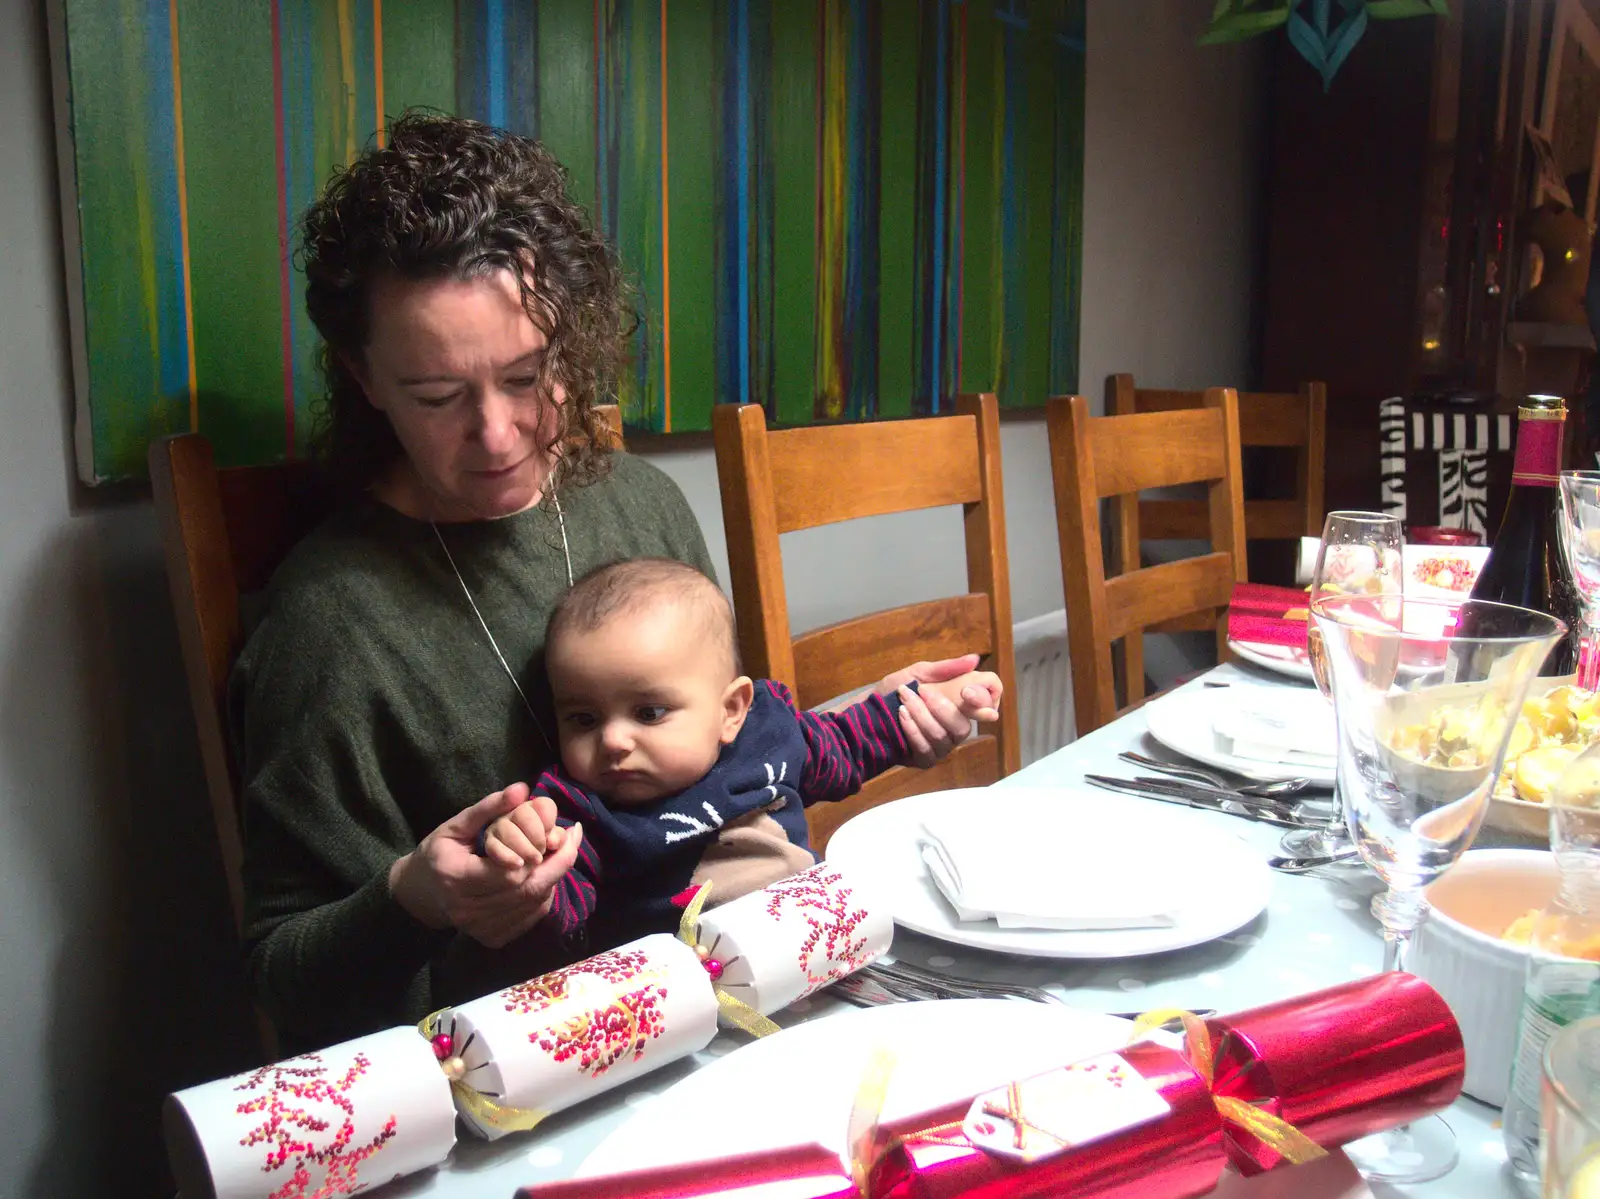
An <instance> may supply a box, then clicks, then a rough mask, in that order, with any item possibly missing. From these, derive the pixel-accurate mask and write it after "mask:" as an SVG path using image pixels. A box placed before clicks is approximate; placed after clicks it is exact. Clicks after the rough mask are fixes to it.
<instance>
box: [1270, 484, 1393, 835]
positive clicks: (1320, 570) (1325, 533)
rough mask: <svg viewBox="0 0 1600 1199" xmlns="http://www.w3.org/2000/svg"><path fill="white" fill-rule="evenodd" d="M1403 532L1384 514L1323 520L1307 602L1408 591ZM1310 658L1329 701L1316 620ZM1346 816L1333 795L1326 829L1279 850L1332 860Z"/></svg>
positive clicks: (1310, 624) (1309, 625)
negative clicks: (1404, 585) (1331, 856)
mask: <svg viewBox="0 0 1600 1199" xmlns="http://www.w3.org/2000/svg"><path fill="white" fill-rule="evenodd" d="M1404 545H1405V533H1404V531H1403V530H1402V529H1401V528H1400V518H1399V517H1398V516H1388V515H1385V514H1384V513H1381V512H1330V513H1328V517H1327V519H1326V520H1325V521H1323V522H1322V545H1321V547H1320V548H1319V549H1318V550H1317V566H1316V569H1315V570H1314V571H1313V572H1312V575H1311V589H1310V595H1309V603H1310V605H1311V607H1312V608H1315V606H1316V605H1317V603H1318V602H1320V601H1321V600H1325V599H1332V598H1334V597H1336V596H1341V595H1369V596H1370V595H1382V594H1397V593H1399V592H1400V591H1402V590H1404V587H1403V584H1404V581H1405V574H1404V567H1403V565H1402V552H1403V547H1404ZM1306 656H1307V657H1308V658H1309V659H1310V661H1311V674H1312V677H1313V678H1315V679H1316V681H1317V690H1318V691H1320V692H1322V694H1323V697H1324V698H1325V699H1327V700H1329V701H1330V702H1331V701H1332V699H1333V690H1332V686H1331V684H1330V683H1329V681H1328V666H1327V656H1326V654H1325V652H1324V651H1323V647H1322V634H1321V633H1320V632H1319V631H1318V630H1317V626H1316V622H1315V621H1312V620H1310V619H1309V618H1308V619H1307V621H1306ZM1349 845H1350V838H1349V836H1348V835H1347V834H1346V832H1345V827H1344V813H1343V811H1341V809H1340V805H1339V797H1338V795H1337V793H1335V795H1334V802H1333V810H1332V812H1331V813H1330V814H1329V817H1328V822H1327V824H1326V825H1325V826H1323V827H1322V828H1309V829H1295V830H1293V831H1291V832H1288V833H1285V834H1284V835H1283V840H1282V842H1281V848H1282V850H1283V852H1284V853H1285V854H1288V855H1289V856H1291V857H1296V858H1320V857H1328V856H1330V855H1332V854H1335V853H1338V852H1339V851H1340V850H1342V849H1346V848H1348V847H1349Z"/></svg>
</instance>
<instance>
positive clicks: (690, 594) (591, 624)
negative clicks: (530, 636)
mask: <svg viewBox="0 0 1600 1199" xmlns="http://www.w3.org/2000/svg"><path fill="white" fill-rule="evenodd" d="M660 604H684V605H692V606H693V608H694V610H695V615H696V617H698V618H699V620H700V623H701V625H702V626H703V628H704V631H705V634H706V637H707V640H708V643H709V646H710V648H713V649H715V648H719V647H720V648H721V649H723V650H724V651H725V652H726V653H727V656H728V665H729V677H730V678H732V677H734V676H736V675H738V674H739V669H740V668H739V644H738V638H737V637H736V636H735V633H734V623H733V606H732V605H731V604H729V603H728V597H727V596H726V595H724V594H723V593H722V588H720V587H718V586H717V585H716V583H715V582H714V581H713V580H711V579H708V578H707V577H706V576H705V575H704V574H702V573H701V572H700V571H699V570H697V569H696V568H695V567H693V566H690V565H689V564H688V563H686V562H679V561H678V560H677V559H675V558H630V559H628V560H627V561H625V562H613V563H612V564H611V565H610V566H601V567H598V568H597V569H595V570H591V571H590V572H589V573H588V574H586V575H584V576H583V577H582V578H581V579H579V580H578V581H577V582H576V583H574V584H573V586H572V590H570V591H568V592H567V594H566V595H565V596H564V597H562V600H561V602H560V603H559V604H557V605H556V609H555V611H554V612H552V613H551V614H550V623H549V625H547V626H546V628H545V637H544V639H545V644H546V645H547V646H548V645H554V644H555V642H556V639H557V638H558V637H561V636H563V635H565V634H567V633H574V632H576V633H592V632H594V630H596V629H598V628H600V627H601V626H602V625H604V624H607V623H608V622H610V621H611V620H614V619H616V618H617V617H619V616H628V615H633V614H636V613H642V612H645V611H648V610H650V609H652V608H654V607H656V606H658V605H660Z"/></svg>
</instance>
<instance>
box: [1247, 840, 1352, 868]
mask: <svg viewBox="0 0 1600 1199" xmlns="http://www.w3.org/2000/svg"><path fill="white" fill-rule="evenodd" d="M1355 857H1356V851H1355V847H1354V846H1352V847H1351V848H1349V849H1341V850H1339V851H1338V852H1336V853H1329V854H1321V855H1319V856H1317V857H1307V858H1288V857H1281V858H1268V859H1267V865H1268V866H1270V867H1272V869H1274V870H1276V871H1279V872H1280V873H1282V874H1305V873H1307V872H1308V871H1311V870H1319V869H1321V868H1322V867H1323V866H1337V865H1339V864H1340V863H1343V862H1350V861H1353V860H1354V859H1355Z"/></svg>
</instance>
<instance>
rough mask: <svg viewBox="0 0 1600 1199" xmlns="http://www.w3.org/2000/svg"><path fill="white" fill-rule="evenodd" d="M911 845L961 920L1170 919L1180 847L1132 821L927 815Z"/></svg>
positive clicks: (1057, 923)
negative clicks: (1116, 828)
mask: <svg viewBox="0 0 1600 1199" xmlns="http://www.w3.org/2000/svg"><path fill="white" fill-rule="evenodd" d="M1030 833H1033V834H1034V835H1030ZM918 847H919V848H920V849H921V851H922V860H923V862H924V864H925V865H926V866H927V867H928V874H929V876H930V877H931V878H932V879H933V882H934V885H935V886H937V887H938V888H939V890H940V892H941V893H942V894H943V895H944V897H945V898H946V899H947V900H949V902H950V906H951V907H952V908H954V909H955V912H956V919H958V920H960V921H962V922H968V921H978V920H993V921H994V922H995V923H996V924H997V925H999V927H1001V928H1041V929H1068V930H1090V929H1118V928H1171V927H1172V926H1173V925H1174V924H1176V923H1177V912H1178V910H1179V907H1180V906H1181V903H1182V896H1181V895H1180V894H1179V893H1178V889H1177V886H1176V880H1178V879H1180V878H1181V877H1182V873H1183V872H1182V871H1181V870H1180V869H1176V868H1175V867H1176V866H1177V862H1176V861H1175V859H1176V858H1177V857H1178V856H1181V855H1182V853H1183V848H1182V846H1179V845H1176V844H1162V843H1151V842H1149V841H1147V840H1146V839H1145V838H1143V837H1141V836H1140V835H1139V833H1138V831H1137V830H1133V829H1129V830H1127V831H1126V832H1125V833H1124V832H1111V831H1109V830H1104V829H1093V828H1090V829H1085V830H1083V831H1081V832H1077V833H1074V832H1072V831H1070V826H1063V828H1062V829H1060V830H1057V829H1054V828H1052V829H1048V830H1046V829H1035V830H1030V829H1027V828H1017V827H1015V826H1014V825H1012V826H1009V827H1007V826H1001V825H998V824H995V823H991V822H986V821H973V820H971V819H969V818H965V817H963V816H961V815H960V814H952V815H949V816H943V815H941V816H938V817H930V818H928V819H926V820H924V821H923V824H922V836H921V838H920V839H919V841H918Z"/></svg>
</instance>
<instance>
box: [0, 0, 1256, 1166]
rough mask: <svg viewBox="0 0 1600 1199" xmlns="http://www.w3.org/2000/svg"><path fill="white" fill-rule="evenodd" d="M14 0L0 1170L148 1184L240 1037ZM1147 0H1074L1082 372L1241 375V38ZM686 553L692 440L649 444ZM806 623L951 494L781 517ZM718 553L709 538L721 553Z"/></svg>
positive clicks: (897, 596) (1008, 455)
mask: <svg viewBox="0 0 1600 1199" xmlns="http://www.w3.org/2000/svg"><path fill="white" fill-rule="evenodd" d="M41 9H42V0H0V30H4V31H5V32H4V34H3V35H0V162H3V163H5V168H6V169H5V170H4V171H3V172H0V411H3V413H4V416H5V425H4V428H5V435H4V437H3V438H0V1012H3V1013H4V1028H5V1034H4V1037H3V1038H0V1079H3V1080H4V1085H3V1086H0V1128H4V1129H5V1132H6V1135H5V1136H4V1137H3V1138H0V1193H4V1194H7V1195H9V1194H37V1195H71V1194H83V1193H88V1192H89V1190H90V1189H91V1186H92V1185H94V1184H98V1185H99V1186H100V1187H102V1188H103V1189H104V1190H105V1193H112V1194H137V1193H150V1192H153V1190H154V1187H155V1185H156V1183H155V1181H154V1180H155V1179H156V1178H157V1172H158V1171H159V1169H160V1161H161V1151H160V1148H159V1144H158V1141H157V1128H156V1123H155V1101H156V1100H157V1099H158V1098H159V1096H160V1095H161V1093H162V1092H163V1091H164V1090H166V1089H167V1088H169V1087H171V1086H174V1085H182V1084H185V1083H187V1082H191V1081H195V1080H197V1079H199V1078H203V1077H206V1076H209V1075H213V1074H216V1073H221V1072H223V1071H226V1070H229V1069H234V1068H239V1067H242V1066H244V1065H247V1064H249V1061H250V1054H251V1040H250V1037H251V1032H250V1029H249V1027H248V1024H247V1023H246V1022H245V1021H243V1020H242V1019H241V1016H240V1013H241V1011H242V1003H241V999H240V982H239V974H238V968H237V963H236V960H235V958H234V956H233V955H234V950H233V947H232V945H231V943H230V936H231V934H230V932H229V928H228V918H227V915H226V908H225V902H226V901H225V898H224V894H223V890H222V885H221V873H220V866H219V865H218V864H217V862H216V860H215V856H214V852H213V851H212V849H211V846H210V841H209V837H210V832H209V819H210V818H209V813H208V810H207V808H206V800H205V793H204V787H203V783H202V781H201V776H200V772H199V765H198V755H197V754H196V752H195V748H194V746H193V743H192V726H191V725H190V723H189V712H188V706H187V698H186V695H185V692H184V690H183V681H182V673H181V669H180V667H179V665H178V659H177V646H176V637H175V634H174V632H173V627H172V618H171V613H170V609H169V608H168V606H167V600H166V594H165V581H164V578H163V575H162V567H161V562H160V557H159V547H158V545H157V540H156V535H155V531H154V522H153V520H152V517H151V513H150V510H149V505H148V502H147V501H144V500H141V499H139V498H137V497H127V496H125V497H122V498H117V497H105V496H100V495H96V496H92V497H88V498H87V499H83V500H79V499H76V498H75V497H76V496H77V494H78V493H77V492H76V490H75V488H74V486H73V485H72V483H71V466H70V448H69V447H70V430H69V426H68V418H67V413H68V411H69V408H70V397H71V390H72V389H71V380H70V375H69V368H68V355H67V350H66V344H65V342H66V335H65V328H66V321H65V316H64V312H65V300H64V297H63V295H62V282H61V280H62V270H61V261H60V251H59V249H58V246H59V245H60V230H59V223H58V220H57V217H56V213H57V211H58V210H57V199H56V194H55V165H54V146H53V140H52V136H51V132H50V130H51V129H52V127H53V122H52V117H51V113H50V102H49V84H48V71H47V63H48V54H47V51H46V38H45V31H44V23H43V18H42V14H41ZM1203 16H1204V14H1203V13H1202V12H1200V10H1199V8H1198V7H1197V6H1196V5H1194V4H1191V3H1187V2H1185V3H1183V4H1181V5H1180V4H1178V3H1177V2H1176V0H1118V2H1116V3H1110V2H1100V3H1095V4H1092V5H1091V6H1090V13H1089V19H1090V24H1089V45H1090V48H1091V50H1090V57H1089V76H1088V130H1087V135H1088V151H1087V152H1088V162H1087V169H1086V171H1085V176H1086V179H1087V184H1086V189H1087V194H1086V196H1085V208H1086V218H1085V219H1086V230H1085V239H1084V240H1085V249H1084V295H1083V312H1084V317H1083V329H1082V339H1083V354H1082V361H1083V383H1082V387H1083V389H1084V390H1085V391H1086V392H1088V393H1090V394H1091V395H1095V396H1098V394H1099V389H1100V380H1101V379H1102V378H1103V376H1104V375H1105V374H1106V373H1107V372H1110V371H1113V370H1131V371H1134V372H1135V373H1136V374H1137V375H1138V377H1139V378H1140V379H1141V380H1142V381H1144V382H1147V383H1150V384H1153V385H1201V384H1207V383H1214V382H1222V381H1229V382H1232V381H1239V380H1243V379H1245V378H1246V377H1247V370H1248V366H1249V363H1250V360H1251V355H1250V350H1249V333H1248V330H1249V312H1248V309H1249V304H1248V299H1247V297H1248V295H1249V283H1250V277H1251V252H1252V251H1251V240H1250V230H1251V228H1252V227H1253V224H1254V209H1253V206H1252V196H1253V194H1254V188H1253V183H1254V172H1255V166H1254V146H1255V138H1254V133H1253V129H1254V121H1255V115H1256V108H1255V102H1254V96H1255V94H1256V92H1255V88H1254V85H1253V79H1254V73H1253V71H1252V70H1250V69H1248V64H1249V63H1250V62H1252V61H1253V59H1252V58H1251V56H1250V54H1249V52H1248V51H1241V50H1239V49H1237V48H1223V49H1201V48H1199V47H1197V46H1195V44H1194V37H1195V34H1196V32H1197V23H1198V22H1199V21H1200V20H1202V19H1203ZM1004 454H1005V465H1006V477H1007V487H1006V492H1007V497H1006V502H1007V507H1008V516H1009V521H1010V530H1009V531H1010V545H1011V558H1012V564H1013V594H1014V606H1015V612H1016V616H1017V618H1018V619H1019V620H1020V619H1024V618H1026V617H1029V616H1032V615H1035V614H1037V613H1040V612H1044V611H1048V610H1050V609H1053V608H1057V607H1059V606H1060V604H1061V583H1060V573H1059V566H1058V562H1057V552H1056V537H1055V520H1054V515H1053V513H1052V511H1051V508H1050V494H1049V471H1048V466H1047V461H1046V457H1045V450H1044V436H1043V428H1042V425H1041V423H1040V422H1039V421H1038V420H1036V419H1022V420H1016V421H1012V422H1008V423H1007V425H1006V427H1005V436H1004ZM655 457H656V459H657V460H658V461H659V462H661V464H662V465H663V466H665V467H666V468H667V469H668V470H669V471H670V472H671V473H672V474H673V475H674V477H676V478H677V479H678V481H679V482H680V483H681V484H682V485H683V487H684V490H685V491H686V492H688V494H689V497H690V500H691V502H692V503H693V505H694V508H695V511H696V513H697V514H698V515H699V517H700V519H701V522H702V524H703V525H704V527H705V532H706V537H707V540H708V541H709V542H710V544H711V545H712V547H713V551H714V552H715V553H717V554H718V555H719V557H720V556H721V553H722V546H721V542H722V525H721V516H720V512H719V510H718V503H717V494H716V481H715V478H714V476H713V471H712V468H711V454H710V451H709V450H708V449H688V450H677V451H666V452H662V453H659V454H656V455H655ZM785 553H786V556H787V562H788V568H789V575H790V578H791V580H792V593H791V601H790V604H791V612H792V613H793V616H794V620H795V623H796V625H797V627H802V628H803V627H809V626H811V625H814V624H818V623H821V622H824V621H827V620H832V619H835V618H837V617H839V616H843V615H847V614H849V613H850V612H852V611H859V610H865V609H867V608H870V607H875V606H881V605H883V604H885V603H889V602H903V601H904V600H906V599H908V598H926V597H931V596H933V595H938V594H943V593H949V592H952V591H955V590H959V589H960V587H961V586H962V579H963V571H962V568H961V566H960V565H959V563H960V529H959V523H958V520H957V517H956V514H955V513H954V512H953V511H949V512H940V513H933V514H929V515H926V516H908V517H903V518H891V519H887V520H884V521H880V522H873V524H871V525H868V526H864V527H859V528H858V527H853V526H842V527H838V528H834V529H828V530H821V531H818V532H815V533H812V534H803V535H797V536H795V537H793V538H791V539H789V542H788V543H787V544H786V546H785ZM723 569H724V574H725V570H726V564H725V562H724V563H723Z"/></svg>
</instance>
